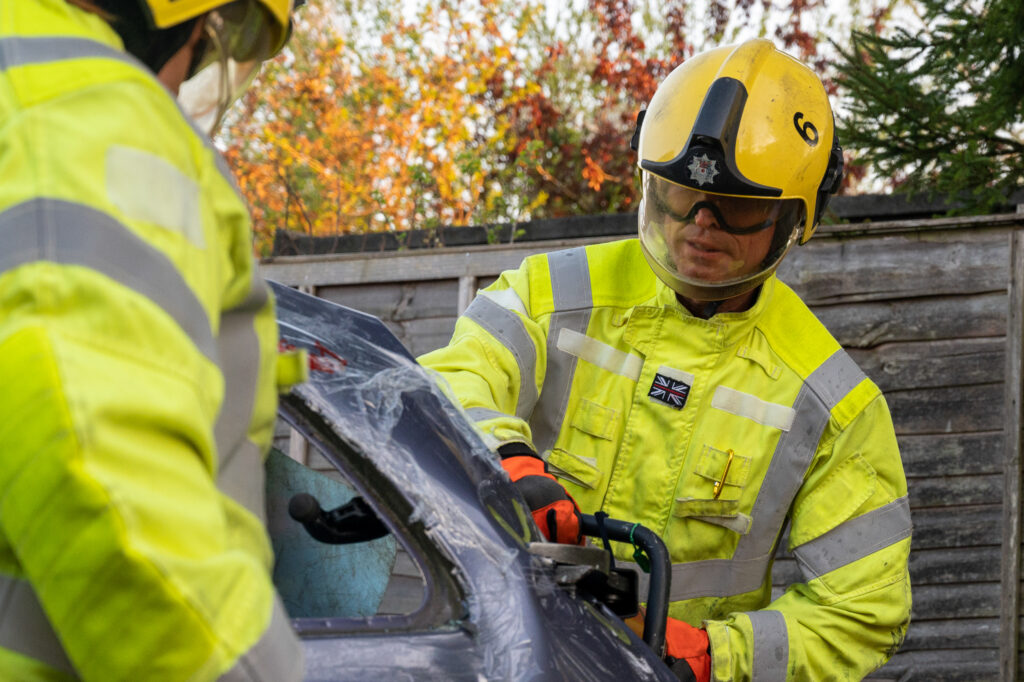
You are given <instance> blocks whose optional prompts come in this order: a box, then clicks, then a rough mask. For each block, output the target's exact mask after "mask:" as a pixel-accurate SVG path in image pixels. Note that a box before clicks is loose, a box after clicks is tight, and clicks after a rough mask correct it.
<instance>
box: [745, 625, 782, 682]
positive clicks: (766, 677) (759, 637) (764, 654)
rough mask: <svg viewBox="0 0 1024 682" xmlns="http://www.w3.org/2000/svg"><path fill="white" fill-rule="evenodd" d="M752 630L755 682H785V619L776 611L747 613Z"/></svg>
mask: <svg viewBox="0 0 1024 682" xmlns="http://www.w3.org/2000/svg"><path fill="white" fill-rule="evenodd" d="M747 616H748V617H749V618H750V625H751V627H752V628H753V630H754V661H753V665H752V666H751V667H752V669H753V671H754V680H756V681H757V682H785V680H786V671H787V669H788V668H789V635H788V633H787V629H786V619H785V617H784V616H783V615H782V614H781V613H779V612H778V611H771V610H767V611H748V612H747Z"/></svg>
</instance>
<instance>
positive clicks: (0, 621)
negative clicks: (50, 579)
mask: <svg viewBox="0 0 1024 682" xmlns="http://www.w3.org/2000/svg"><path fill="white" fill-rule="evenodd" d="M0 647H2V648H4V649H9V650H11V651H16V652H17V653H19V654H21V655H23V656H28V657H29V658H31V659H34V660H37V661H40V662H42V663H45V664H46V665H48V666H50V667H51V668H54V669H56V670H59V671H60V672H62V673H65V674H68V675H71V676H72V677H77V675H76V673H75V669H74V667H73V666H72V665H71V661H69V660H68V656H67V654H66V653H65V652H64V647H63V646H62V645H61V643H60V640H58V639H57V635H56V633H54V631H53V627H52V626H51V625H50V620H49V618H47V617H46V614H45V613H44V612H43V607H42V605H41V604H40V603H39V599H38V598H37V597H36V593H35V590H33V589H32V586H31V585H30V584H29V583H28V582H27V581H24V580H18V579H17V578H12V577H10V576H6V575H0Z"/></svg>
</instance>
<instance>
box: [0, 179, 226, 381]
mask: <svg viewBox="0 0 1024 682" xmlns="http://www.w3.org/2000/svg"><path fill="white" fill-rule="evenodd" d="M0 244H3V248H2V249H0V273H3V272H6V271H8V270H11V269H13V268H16V267H18V266H21V265H25V264H28V263H33V262H37V261H50V262H54V263H60V264H63V265H81V266H84V267H87V268H91V269H93V270H96V271H97V272H99V273H102V274H103V275H106V276H107V277H109V278H111V279H113V280H114V281H116V282H119V283H120V284H123V285H124V286H126V287H128V288H129V289H132V290H133V291H135V292H136V293H138V294H140V295H142V296H144V297H146V298H147V299H149V300H150V301H152V302H153V303H155V304H156V305H157V306H159V307H160V308H161V309H162V310H163V311H164V312H166V313H167V314H168V315H170V316H171V317H172V318H173V319H174V321H175V322H177V323H178V326H179V327H181V328H182V330H183V331H184V332H185V333H186V334H187V335H188V337H189V338H190V339H192V342H193V343H194V344H195V345H196V347H197V348H198V349H199V350H200V352H202V353H203V355H205V356H206V357H207V358H210V359H211V360H214V361H216V357H217V353H216V348H215V345H214V341H213V332H212V330H211V328H210V321H209V318H208V317H207V315H206V310H204V309H203V306H202V304H201V303H200V302H199V299H198V298H197V297H196V295H195V294H194V293H193V292H192V289H191V288H190V287H189V286H188V284H187V283H186V282H185V279H184V278H183V277H182V276H181V273H180V272H179V271H178V268H176V267H175V266H174V264H173V263H172V262H171V261H170V259H169V258H167V256H165V255H164V254H163V253H161V252H160V251H158V250H157V249H156V248H154V247H152V246H150V245H149V244H147V243H146V242H145V241H143V240H142V239H141V238H140V237H138V236H137V235H136V234H135V233H134V232H132V231H131V230H129V229H128V228H127V227H125V226H124V225H122V224H121V223H119V222H118V221H116V220H114V218H112V217H111V216H109V215H107V214H106V213H102V212H101V211H97V210H96V209H94V208H90V207H88V206H84V205H82V204H76V203H72V202H69V201H62V200H59V199H32V200H31V201H26V202H24V203H21V204H17V205H16V206H12V207H11V208H9V209H7V210H6V211H4V212H3V213H0Z"/></svg>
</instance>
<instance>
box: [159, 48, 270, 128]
mask: <svg viewBox="0 0 1024 682" xmlns="http://www.w3.org/2000/svg"><path fill="white" fill-rule="evenodd" d="M259 66H260V62H257V61H251V62H242V63H239V62H236V61H235V60H233V59H222V60H218V61H215V62H213V63H212V64H210V65H209V66H207V67H205V68H203V69H200V70H199V72H198V73H196V75H194V76H192V77H191V78H189V79H188V80H187V81H185V82H184V83H182V84H181V88H180V89H179V90H178V102H179V103H180V104H181V107H182V109H184V110H185V113H187V114H188V115H189V116H191V117H192V120H193V121H195V123H196V125H197V126H199V128H200V129H201V130H202V131H203V132H205V133H206V134H207V135H210V136H211V137H212V136H213V134H214V133H215V132H216V131H217V129H218V128H219V127H220V124H221V122H222V121H223V120H224V114H225V113H227V110H228V109H229V108H230V107H231V105H232V104H233V103H234V102H235V100H236V99H238V98H239V97H241V96H242V93H244V92H245V90H246V89H247V88H248V87H249V84H250V83H251V82H252V80H253V78H254V77H255V76H256V74H257V73H258V72H259Z"/></svg>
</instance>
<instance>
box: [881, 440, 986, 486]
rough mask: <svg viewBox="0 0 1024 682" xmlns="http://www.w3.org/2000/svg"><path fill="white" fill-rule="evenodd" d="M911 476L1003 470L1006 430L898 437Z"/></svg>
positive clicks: (907, 472) (905, 469)
mask: <svg viewBox="0 0 1024 682" xmlns="http://www.w3.org/2000/svg"><path fill="white" fill-rule="evenodd" d="M898 440H899V445H900V455H901V456H902V458H903V468H904V471H905V472H906V474H907V476H908V477H909V478H919V477H927V476H962V475H964V474H995V473H1001V472H1002V470H1003V432H1002V431H983V432H980V433H943V434H923V435H902V436H899V437H898Z"/></svg>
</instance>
